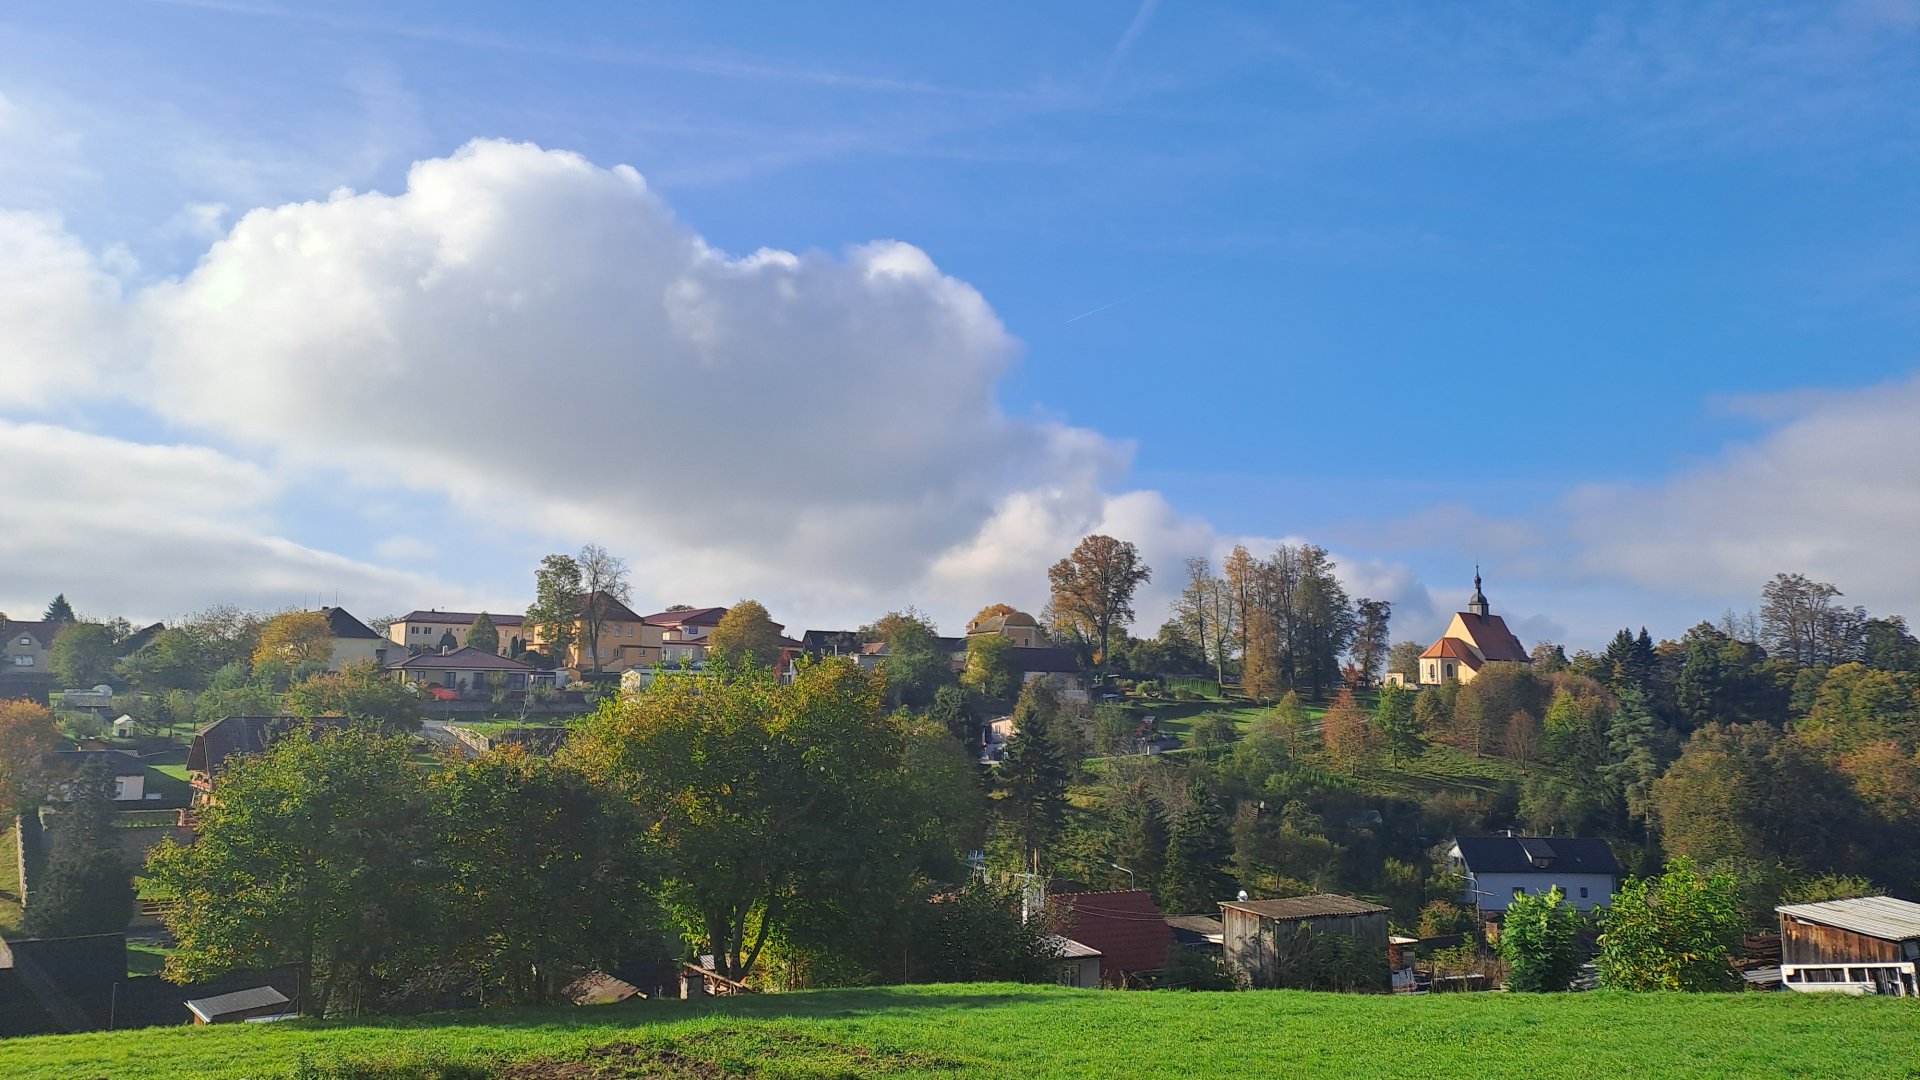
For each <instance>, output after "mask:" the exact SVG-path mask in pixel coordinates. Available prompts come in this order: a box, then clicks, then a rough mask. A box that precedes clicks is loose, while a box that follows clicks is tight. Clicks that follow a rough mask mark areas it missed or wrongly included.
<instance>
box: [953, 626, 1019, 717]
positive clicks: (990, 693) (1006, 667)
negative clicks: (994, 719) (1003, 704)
mask: <svg viewBox="0 0 1920 1080" xmlns="http://www.w3.org/2000/svg"><path fill="white" fill-rule="evenodd" d="M1013 648H1014V646H1013V642H1012V641H1011V640H1009V639H1008V638H1006V637H1004V636H1002V635H1000V634H975V635H973V636H972V637H969V638H967V668H966V671H964V672H963V673H961V676H960V685H962V686H964V687H966V688H967V689H969V690H971V691H973V692H974V693H976V694H979V695H980V696H981V697H983V698H987V699H988V700H990V701H1008V700H1011V699H1012V698H1013V696H1014V694H1015V693H1016V692H1017V691H1018V690H1019V688H1020V673H1019V672H1018V671H1016V670H1015V669H1014V665H1013Z"/></svg>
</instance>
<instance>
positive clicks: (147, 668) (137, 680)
mask: <svg viewBox="0 0 1920 1080" xmlns="http://www.w3.org/2000/svg"><path fill="white" fill-rule="evenodd" d="M213 668H214V665H213V658H212V656H211V655H210V654H209V653H208V651H207V647H206V645H205V643H204V642H202V641H201V640H200V639H199V638H196V637H195V636H194V635H192V634H190V633H188V632H187V631H185V630H181V629H177V628H169V629H166V630H162V631H160V633H158V634H156V635H154V638H153V641H152V642H150V643H149V644H148V645H147V647H146V648H144V649H141V650H140V651H139V652H137V653H134V654H133V655H132V656H129V657H127V658H126V659H124V660H122V661H120V663H119V665H118V666H117V667H116V668H115V671H116V672H117V673H118V674H119V676H120V677H121V678H122V679H125V680H126V681H127V682H128V683H130V684H132V686H133V687H134V688H135V689H136V690H140V691H142V692H143V693H148V694H164V693H167V692H168V691H172V690H198V689H201V688H203V687H205V686H206V685H207V679H208V678H209V677H210V676H211V675H212V674H213Z"/></svg>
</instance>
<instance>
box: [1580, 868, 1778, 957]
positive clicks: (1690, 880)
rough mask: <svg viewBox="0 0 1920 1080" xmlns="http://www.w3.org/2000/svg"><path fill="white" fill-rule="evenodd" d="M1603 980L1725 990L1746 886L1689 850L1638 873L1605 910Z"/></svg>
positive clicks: (1740, 927) (1742, 922) (1742, 924)
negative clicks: (1656, 872)
mask: <svg viewBox="0 0 1920 1080" xmlns="http://www.w3.org/2000/svg"><path fill="white" fill-rule="evenodd" d="M1600 929H1601V934H1600V984H1601V985H1602V986H1605V987H1608V988H1609V989H1615V990H1724V989H1727V988H1729V987H1730V986H1732V985H1733V979H1734V977H1735V976H1734V975H1733V971H1732V968H1730V967H1729V966H1728V964H1727V955H1728V954H1729V953H1730V952H1731V951H1732V949H1733V946H1734V945H1735V944H1736V943H1737V942H1738V941H1739V940H1740V935H1741V932H1742V931H1743V930H1744V929H1745V920H1744V919H1743V918H1742V917H1741V915H1740V888H1739V883H1738V882H1736V881H1735V880H1734V878H1733V876H1732V875H1731V874H1724V873H1716V874H1702V873H1701V872H1700V871H1699V870H1698V869H1696V868H1695V866H1694V863H1693V860H1692V859H1689V858H1687V857H1685V856H1681V857H1680V858H1678V859H1675V860H1673V862H1672V863H1670V864H1668V866H1667V872H1666V873H1664V874H1662V875H1660V876H1659V877H1657V878H1631V879H1629V880H1628V881H1627V883H1626V884H1625V885H1622V886H1621V887H1620V895H1619V896H1617V897H1615V898H1614V902H1613V906H1612V907H1611V908H1606V909H1603V910H1602V911H1601V914H1600Z"/></svg>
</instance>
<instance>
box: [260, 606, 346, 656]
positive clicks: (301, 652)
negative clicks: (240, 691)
mask: <svg viewBox="0 0 1920 1080" xmlns="http://www.w3.org/2000/svg"><path fill="white" fill-rule="evenodd" d="M332 659H333V628H332V627H331V626H329V625H328V624H327V616H326V614H325V613H324V612H319V611H289V612H285V613H283V614H280V615H275V616H274V617H273V618H271V619H268V620H267V624H266V625H265V626H263V627H261V628H260V639H259V643H258V644H256V645H255V646H254V648H253V666H254V667H257V668H258V667H268V666H272V665H276V664H282V665H285V666H287V667H293V666H294V665H296V664H308V663H311V664H324V663H327V662H328V661H330V660H332Z"/></svg>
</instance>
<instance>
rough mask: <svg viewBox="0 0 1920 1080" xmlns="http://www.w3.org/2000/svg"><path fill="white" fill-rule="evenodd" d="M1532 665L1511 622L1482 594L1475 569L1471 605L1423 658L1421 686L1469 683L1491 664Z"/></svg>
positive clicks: (1459, 614)
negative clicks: (1503, 617)
mask: <svg viewBox="0 0 1920 1080" xmlns="http://www.w3.org/2000/svg"><path fill="white" fill-rule="evenodd" d="M1532 662H1533V657H1531V656H1529V655H1528V654H1527V650H1526V647H1525V646H1523V645H1521V644H1520V639H1519V638H1517V637H1514V636H1513V631H1511V630H1509V629H1507V621H1506V620H1505V619H1502V618H1501V617H1500V616H1498V615H1495V614H1493V610H1492V607H1491V606H1490V605H1489V604H1488V603H1487V597H1486V594H1485V593H1483V592H1481V591H1480V569H1479V568H1478V567H1475V568H1474V571H1473V598H1472V599H1471V600H1468V601H1467V610H1465V611H1456V612H1454V615H1453V621H1452V622H1450V623H1448V624H1447V632H1446V633H1444V634H1442V635H1440V640H1438V641H1436V642H1434V643H1433V644H1432V645H1429V646H1427V651H1426V652H1423V653H1421V654H1420V685H1422V686H1439V685H1440V684H1442V683H1445V682H1449V681H1452V682H1462V683H1469V682H1472V681H1473V680H1474V678H1475V677H1476V676H1478V675H1479V674H1480V671H1481V669H1482V668H1484V667H1485V666H1486V665H1488V664H1530V663H1532Z"/></svg>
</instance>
